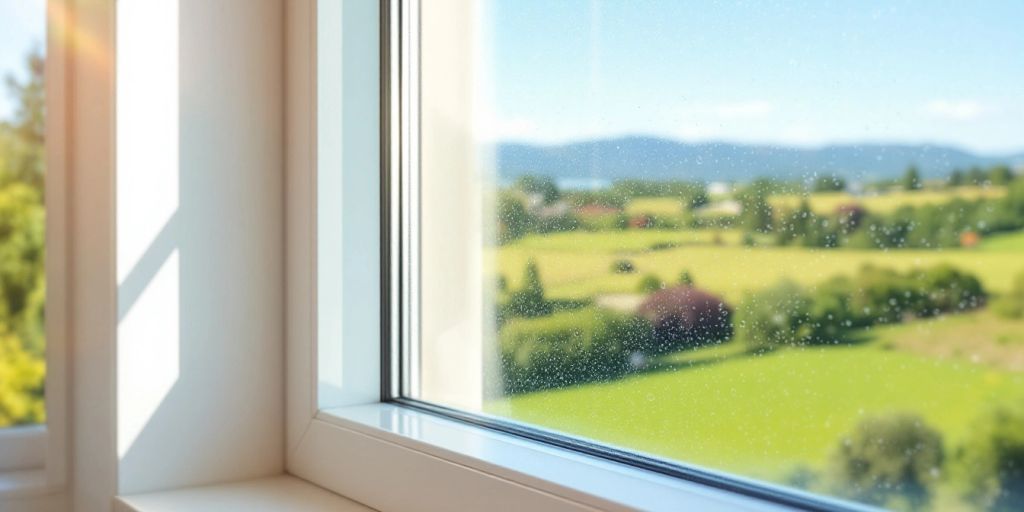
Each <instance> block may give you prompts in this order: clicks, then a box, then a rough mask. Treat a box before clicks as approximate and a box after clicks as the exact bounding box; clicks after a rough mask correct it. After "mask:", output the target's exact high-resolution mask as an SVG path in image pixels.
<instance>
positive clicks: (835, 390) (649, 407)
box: [488, 326, 1024, 481]
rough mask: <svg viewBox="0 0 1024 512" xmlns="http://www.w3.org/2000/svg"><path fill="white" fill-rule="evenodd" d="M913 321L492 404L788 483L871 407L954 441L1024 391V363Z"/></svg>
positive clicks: (704, 357)
mask: <svg viewBox="0 0 1024 512" xmlns="http://www.w3.org/2000/svg"><path fill="white" fill-rule="evenodd" d="M905 330H906V326H892V327H881V328H875V329H873V330H872V332H871V337H872V340H871V341H867V342H865V343H862V344H860V345H854V346H842V347H809V348H790V349H782V350H778V351H775V352H772V353H769V354H762V355H752V354H749V353H746V352H744V351H743V349H742V346H741V345H740V344H739V343H738V342H730V343H728V344H725V345H722V346H719V347H714V348H709V349H701V350H696V351H691V352H682V353H679V354H676V355H673V356H669V357H668V358H667V359H666V360H665V361H663V364H662V365H661V367H660V368H656V369H654V370H652V371H650V372H649V373H644V374H640V375H636V376H633V377H628V378H625V379H622V380H618V381H614V382H609V383H600V384H588V385H582V386H579V387H575V388H568V389H562V390H555V391H546V392H541V393H534V394H529V395H522V396H516V397H513V398H510V399H504V400H500V401H496V402H493V403H491V404H489V406H488V412H490V413H492V414H497V415H501V416H508V417H511V418H514V419H516V420H520V421H525V422H529V423H535V424H538V425H542V426H545V427H548V428H552V429H556V430H560V431H564V432H569V433H572V434H574V435H580V436H584V437H588V438H591V439H598V440H601V441H603V442H608V443H612V444H616V445H620V446H626V447H629V448H633V449H637V450H640V451H643V452H647V453H650V454H654V455H658V456H662V457H668V458H671V459H676V460H684V461H689V462H690V463H692V464H696V465H703V466H706V467H710V468H714V469H720V470H726V471H734V472H738V473H740V474H744V475H750V476H754V477H758V478H766V479H770V480H774V481H782V480H784V479H785V478H786V477H787V476H788V475H789V474H790V472H791V471H793V470H794V469H796V468H798V467H800V466H805V467H810V468H812V469H817V470H820V469H821V468H822V466H823V464H824V463H825V461H827V460H828V457H829V455H830V453H831V452H832V450H834V449H835V447H836V444H837V442H838V440H840V439H841V438H842V436H843V435H844V434H845V433H847V432H848V431H849V430H850V429H851V428H852V427H853V426H854V424H855V423H856V422H857V421H859V420H860V419H861V418H863V417H865V416H867V415H871V414H882V413H887V412H894V411H909V412H915V413H918V414H920V415H922V416H923V417H924V418H925V419H926V420H927V422H928V423H929V424H931V425H933V426H935V427H936V428H937V429H938V430H939V431H941V432H942V433H943V435H944V437H945V439H944V440H945V443H946V445H947V447H950V448H952V447H954V446H955V445H956V443H957V442H958V441H959V440H960V439H961V438H962V437H963V435H964V434H965V433H966V432H967V431H968V429H969V428H970V425H971V422H972V421H973V420H974V419H975V418H976V417H977V416H978V415H979V414H980V413H982V412H983V410H984V408H986V407H989V406H990V405H991V404H992V403H994V402H997V401H999V400H1010V399H1013V397H1020V396H1022V392H1024V374H1022V373H1017V372H1011V371H1007V370H1005V369H1000V368H995V367H991V366H988V365H985V364H974V363H971V362H967V361H964V360H962V359H958V358H952V359H939V358H934V357H931V356H929V355H925V354H920V353H917V352H915V351H912V350H902V349H899V348H895V347H894V346H893V343H900V340H901V336H902V333H901V331H905ZM942 332H943V331H942V330H941V329H937V330H936V331H935V332H934V333H935V334H941V333H942ZM941 338H942V337H941V336H939V339H933V340H932V341H933V342H934V343H937V344H940V343H943V341H944V340H943V339H941ZM883 340H884V341H883ZM1017 343H1020V340H1017ZM1021 348H1022V347H1021V346H1020V345H1018V346H1017V347H1016V350H1017V351H1019V350H1020V349H1021Z"/></svg>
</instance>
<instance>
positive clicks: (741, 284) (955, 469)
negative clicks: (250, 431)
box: [404, 0, 1024, 510]
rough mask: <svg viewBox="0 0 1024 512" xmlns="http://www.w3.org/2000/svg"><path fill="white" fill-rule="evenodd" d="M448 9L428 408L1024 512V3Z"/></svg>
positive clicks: (840, 488) (426, 207)
mask: <svg viewBox="0 0 1024 512" xmlns="http://www.w3.org/2000/svg"><path fill="white" fill-rule="evenodd" d="M422 4H423V5H422V7H421V9H422V12H421V13H420V15H421V24H420V28H419V29H420V31H421V34H420V39H419V40H420V41H421V44H420V47H419V61H418V67H419V73H418V76H419V77H420V83H419V91H418V95H415V94H414V95H413V96H414V97H415V98H417V99H418V101H419V106H418V109H417V110H416V112H418V115H419V116H420V117H419V122H418V125H417V126H418V127H419V137H418V138H417V139H416V141H417V142H418V144H419V146H418V152H416V153H415V155H417V157H418V159H419V160H418V165H417V166H413V170H412V171H411V172H412V174H413V175H412V176H411V178H413V179H412V180H411V181H410V182H409V183H412V184H413V186H414V187H415V190H416V191H417V192H418V194H414V197H413V198H412V199H410V200H418V201H419V204H418V205H416V206H415V207H414V208H410V209H408V210H407V211H411V212H413V215H414V217H412V218H410V219H408V220H409V223H408V226H407V228H408V229H409V230H411V233H412V236H413V237H414V238H415V242H416V243H414V244H412V245H411V246H412V247H418V251H417V252H416V253H415V254H413V255H412V256H413V257H414V258H418V259H417V260H415V261H416V263H415V266H414V267H415V272H414V274H413V276H415V277H416V279H414V280H413V281H412V282H413V285H412V286H411V287H410V289H409V291H410V292H411V293H413V297H414V300H416V301H417V302H416V306H415V308H414V310H413V311H412V312H411V314H410V315H409V316H408V317H407V318H410V319H411V320H410V322H411V324H410V326H411V330H410V332H411V333H412V334H411V338H410V341H409V342H410V343H411V345H410V346H409V347H408V348H409V349H410V351H409V353H410V354H412V359H413V361H412V363H411V364H410V365H409V366H410V367H409V368H407V370H408V373H407V379H408V380H407V385H406V389H405V390H404V393H406V394H407V395H408V396H411V397H413V398H418V399H422V400H426V401H430V402H435V403H440V404H444V405H448V406H454V407H458V408H462V409H465V410H469V411H475V412H480V413H483V414H489V415H493V416H497V417H501V418H507V419H511V420H516V421H519V422H524V423H527V424H531V425H535V426H540V427H544V428H548V429H552V430H555V431H558V432H562V433H566V434H570V435H574V436H581V437H585V438H589V439H592V440H596V441H600V442H603V443H607V444H608V445H611V446H615V447H619V448H625V449H628V450H633V451H636V452H639V453H644V454H648V455H653V456H656V457H661V458H664V459H667V460H671V461H676V462H679V463H683V464H690V465H696V466H702V467H705V468H710V469H713V470H718V471H724V472H728V473H733V474H736V475H740V476H743V477H748V478H753V479H756V480H760V481H765V482H772V483H775V484H781V485H784V486H789V487H794V488H800V489H804V490H807V491H811V492H814V493H819V494H824V495H830V496H836V497H841V498H845V499H850V500H855V501H861V502H865V503H870V504H874V505H880V506H885V507H892V508H898V509H934V510H940V509H941V510H947V509H957V510H960V509H964V510H1020V509H1024V88H1022V84H1024V59H1021V55H1024V31H1021V30H1020V20H1022V19H1024V4H1022V3H1020V2H1012V1H1005V2H996V1H989V2H945V1H943V2H938V1H933V0H927V1H926V0H921V1H907V2H874V1H872V2H818V1H788V0H787V1H779V2H771V1H768V2H753V3H751V2H680V1H675V0H648V1H636V2H625V1H599V0H593V1H582V0H581V1H559V2H550V1H542V0H491V1H485V2H470V1H454V2H444V3H430V2H423V3H422ZM442 4H443V5H442ZM413 149H416V148H413Z"/></svg>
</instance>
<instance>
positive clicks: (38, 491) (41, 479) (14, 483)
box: [0, 469, 52, 500]
mask: <svg viewBox="0 0 1024 512" xmlns="http://www.w3.org/2000/svg"><path fill="white" fill-rule="evenodd" d="M49 492H52V489H50V488H49V487H48V486H47V482H46V471H45V470H42V469H24V470H19V471H4V472H0V500H4V499H12V498H25V497H32V496H39V495H43V494H47V493H49Z"/></svg>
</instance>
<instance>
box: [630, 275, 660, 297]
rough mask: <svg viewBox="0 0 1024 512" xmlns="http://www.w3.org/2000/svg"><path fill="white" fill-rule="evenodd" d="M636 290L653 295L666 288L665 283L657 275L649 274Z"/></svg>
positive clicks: (641, 280) (642, 279)
mask: <svg viewBox="0 0 1024 512" xmlns="http://www.w3.org/2000/svg"><path fill="white" fill-rule="evenodd" d="M636 288H637V291H638V292H640V293H653V292H656V291H658V290H661V289H663V288H665V283H664V282H663V281H662V280H661V278H659V277H658V276H657V275H654V274H647V275H646V276H644V277H643V278H641V279H640V283H639V284H637V287H636Z"/></svg>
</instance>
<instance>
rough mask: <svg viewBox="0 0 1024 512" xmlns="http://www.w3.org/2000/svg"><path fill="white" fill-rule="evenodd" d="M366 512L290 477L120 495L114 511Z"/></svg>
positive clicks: (360, 506) (352, 502)
mask: <svg viewBox="0 0 1024 512" xmlns="http://www.w3.org/2000/svg"><path fill="white" fill-rule="evenodd" d="M295 510H303V511H309V512H328V511H331V512H367V511H372V509H370V508H367V507H365V506H363V505H361V504H359V503H356V502H354V501H351V500H349V499H346V498H343V497H341V496H338V495H337V494H334V493H332V492H329V491H326V490H324V489H321V488H320V487H317V486H315V485H313V484H310V483H308V482H306V481H304V480H300V479H298V478H295V477H293V476H289V475H280V476H273V477H268V478H259V479H254V480H246V481H243V482H235V483H229V484H222V485H211V486H204V487H191V488H187V489H179V490H174V491H163V492H154V493H147V494H136V495H131V496H120V497H118V498H117V499H116V500H115V506H114V511H115V512H185V511H187V512H231V511H240V512H241V511H246V512H292V511H295Z"/></svg>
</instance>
